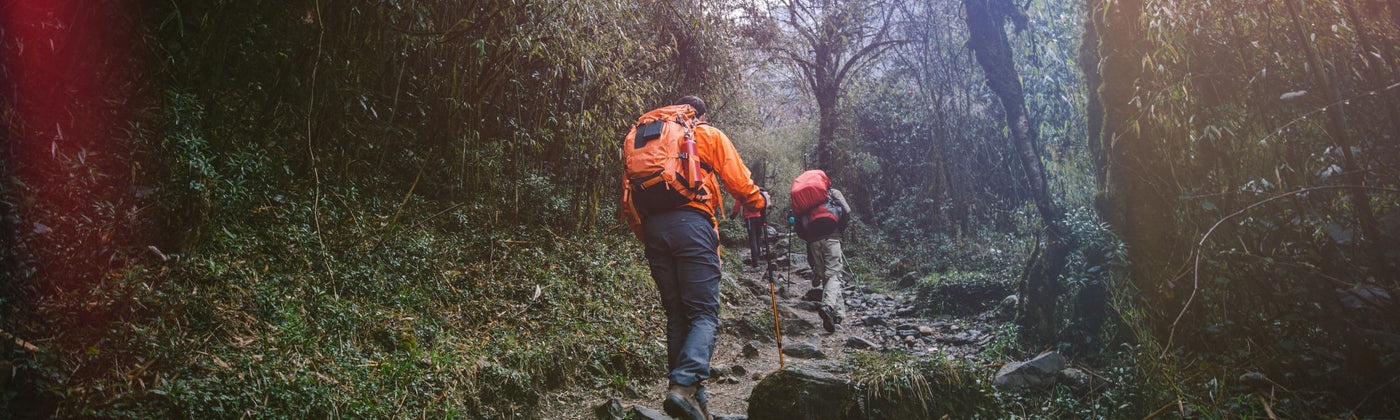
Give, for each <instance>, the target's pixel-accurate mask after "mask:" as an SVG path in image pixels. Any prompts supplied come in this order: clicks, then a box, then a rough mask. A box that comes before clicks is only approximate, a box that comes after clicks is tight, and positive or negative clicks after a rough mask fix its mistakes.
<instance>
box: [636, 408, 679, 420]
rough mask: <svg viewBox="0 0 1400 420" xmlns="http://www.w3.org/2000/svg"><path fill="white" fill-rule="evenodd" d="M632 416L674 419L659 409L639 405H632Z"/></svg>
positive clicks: (650, 418)
mask: <svg viewBox="0 0 1400 420" xmlns="http://www.w3.org/2000/svg"><path fill="white" fill-rule="evenodd" d="M632 416H634V417H635V418H639V419H642V420H675V419H672V418H671V416H668V415H665V414H661V412H660V411H656V410H652V409H650V408H647V407H642V406H640V405H634V406H632Z"/></svg>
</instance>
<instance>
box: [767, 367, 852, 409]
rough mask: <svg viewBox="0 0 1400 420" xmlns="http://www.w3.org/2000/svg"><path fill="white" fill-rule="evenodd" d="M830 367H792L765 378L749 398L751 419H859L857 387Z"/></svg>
mask: <svg viewBox="0 0 1400 420" xmlns="http://www.w3.org/2000/svg"><path fill="white" fill-rule="evenodd" d="M830 366H831V365H821V364H815V365H802V366H791V367H788V368H787V369H783V370H780V371H777V372H774V373H773V374H772V375H768V376H767V377H765V378H763V380H762V381H759V383H758V385H755V386H754V388H753V393H752V394H750V395H749V413H748V414H749V418H750V419H753V420H764V419H810V420H821V419H847V418H857V417H856V416H853V415H850V414H855V413H856V404H855V403H856V401H857V400H856V397H857V394H856V388H855V386H853V385H852V384H851V383H850V382H849V381H848V380H846V379H845V378H843V377H841V376H838V375H839V373H838V372H833V371H832V369H831V368H830Z"/></svg>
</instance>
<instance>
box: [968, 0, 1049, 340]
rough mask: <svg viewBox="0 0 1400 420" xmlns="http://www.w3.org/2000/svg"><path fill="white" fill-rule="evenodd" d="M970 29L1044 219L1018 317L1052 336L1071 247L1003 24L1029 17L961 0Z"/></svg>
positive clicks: (1000, 5) (1031, 330) (1001, 3)
mask: <svg viewBox="0 0 1400 420" xmlns="http://www.w3.org/2000/svg"><path fill="white" fill-rule="evenodd" d="M963 7H964V8H965V9H966V12H967V14H966V16H965V18H966V19H967V27H968V32H969V38H968V46H969V48H971V49H972V50H973V52H975V53H976V56H977V64H978V65H979V66H981V67H982V71H983V72H984V73H985V74H986V77H987V86H988V87H990V88H991V89H992V92H993V93H995V94H996V95H997V98H998V99H1000V101H1001V105H1002V108H1003V109H1004V110H1005V111H1006V124H1007V126H1008V127H1009V129H1010V130H1009V131H1010V133H1011V141H1012V143H1013V144H1012V146H1013V148H1014V149H1015V151H1016V157H1017V160H1018V161H1019V162H1020V164H1021V169H1022V170H1023V171H1024V172H1025V175H1026V177H1025V179H1026V183H1027V187H1028V189H1029V190H1030V193H1031V198H1032V200H1033V201H1034V202H1035V206H1036V210H1037V211H1038V212H1039V215H1040V218H1041V220H1042V222H1043V223H1044V224H1045V242H1044V247H1043V248H1042V249H1040V250H1038V252H1037V254H1036V256H1034V257H1033V260H1032V261H1031V262H1030V263H1029V264H1028V265H1027V268H1026V271H1025V273H1023V275H1022V281H1021V285H1020V289H1021V295H1022V298H1023V299H1022V302H1023V306H1022V308H1021V310H1020V311H1019V312H1020V313H1019V314H1018V315H1017V321H1018V322H1019V323H1020V324H1021V325H1022V326H1024V327H1026V328H1027V329H1028V331H1027V332H1028V336H1030V337H1031V338H1032V340H1039V341H1044V340H1049V339H1052V338H1053V336H1054V334H1055V331H1056V329H1057V327H1058V322H1056V320H1057V319H1058V317H1057V316H1056V314H1055V308H1056V301H1057V300H1058V297H1059V294H1060V292H1061V291H1062V289H1063V287H1062V286H1061V285H1060V282H1059V276H1060V273H1061V272H1062V271H1064V267H1065V263H1066V260H1067V258H1068V256H1069V251H1070V248H1071V246H1072V244H1071V238H1070V237H1069V232H1068V229H1067V228H1066V227H1065V225H1064V221H1063V219H1064V214H1063V212H1062V211H1061V209H1060V208H1059V206H1058V205H1056V203H1055V201H1054V200H1053V199H1052V198H1051V197H1050V191H1049V188H1048V186H1047V175H1046V171H1045V166H1044V164H1043V163H1042V162H1041V159H1040V145H1039V141H1040V139H1039V138H1038V137H1039V134H1038V133H1037V130H1036V126H1035V124H1032V123H1031V121H1030V116H1029V115H1028V114H1029V113H1028V111H1027V107H1026V100H1025V89H1024V88H1023V87H1022V85H1021V79H1020V76H1019V75H1018V74H1017V73H1016V64H1015V61H1014V60H1013V59H1012V56H1011V44H1010V42H1009V41H1008V40H1007V37H1006V31H1005V29H1004V25H1005V23H1006V20H1008V19H1010V20H1012V21H1014V22H1015V23H1016V25H1017V27H1018V28H1024V27H1025V25H1026V17H1025V15H1024V14H1023V13H1022V12H1021V11H1020V10H1019V9H1016V8H1015V6H1014V5H1012V4H1011V2H1009V1H1007V0H963Z"/></svg>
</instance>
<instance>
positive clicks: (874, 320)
mask: <svg viewBox="0 0 1400 420" xmlns="http://www.w3.org/2000/svg"><path fill="white" fill-rule="evenodd" d="M860 322H861V324H864V325H865V326H867V327H874V326H887V325H889V324H888V323H886V322H885V319H884V318H881V317H878V316H867V317H865V319H862V320H861V321H860Z"/></svg>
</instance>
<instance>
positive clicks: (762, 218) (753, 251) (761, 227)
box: [736, 203, 786, 369]
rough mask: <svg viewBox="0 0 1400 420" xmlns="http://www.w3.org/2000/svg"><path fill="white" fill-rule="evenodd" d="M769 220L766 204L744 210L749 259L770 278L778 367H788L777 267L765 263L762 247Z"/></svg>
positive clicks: (769, 290)
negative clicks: (764, 268)
mask: <svg viewBox="0 0 1400 420" xmlns="http://www.w3.org/2000/svg"><path fill="white" fill-rule="evenodd" d="M736 204H737V203H736ZM767 221H768V209H767V206H766V205H765V207H764V208H763V209H762V210H758V211H752V210H748V209H745V211H744V223H745V227H747V228H748V230H749V259H750V260H752V261H753V264H754V266H755V267H762V266H766V267H767V270H766V271H765V272H764V274H763V277H766V278H767V279H768V297H769V299H771V301H772V302H773V332H774V333H776V334H777V337H778V369H782V368H784V367H786V363H785V362H784V361H783V329H782V326H781V325H780V324H779V321H778V288H777V286H775V285H774V284H773V271H774V268H776V267H774V265H773V264H764V262H766V261H764V260H766V258H764V252H763V249H762V245H763V242H764V236H766V235H767V233H768V228H767V227H766V226H765V225H766V224H767V223H766V222H767ZM760 264H762V265H760Z"/></svg>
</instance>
